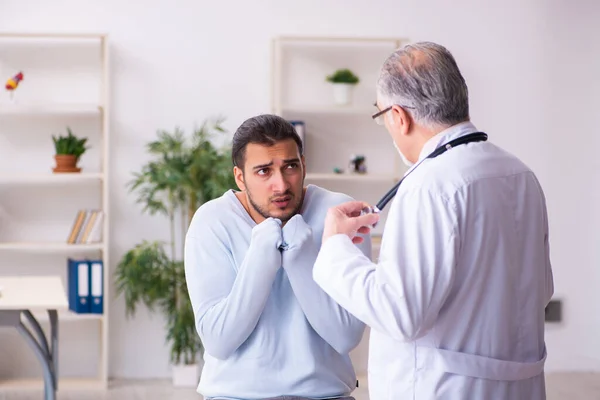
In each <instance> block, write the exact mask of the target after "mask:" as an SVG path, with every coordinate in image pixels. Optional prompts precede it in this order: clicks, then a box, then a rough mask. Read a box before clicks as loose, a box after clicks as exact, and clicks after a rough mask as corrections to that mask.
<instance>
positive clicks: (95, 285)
mask: <svg viewBox="0 0 600 400" xmlns="http://www.w3.org/2000/svg"><path fill="white" fill-rule="evenodd" d="M89 266H90V275H91V277H92V279H91V284H92V285H91V286H92V287H91V289H92V290H91V291H90V294H91V300H90V301H91V306H90V312H91V313H92V314H102V313H103V311H104V282H103V274H104V265H103V262H102V260H91V261H89Z"/></svg>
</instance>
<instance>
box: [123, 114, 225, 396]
mask: <svg viewBox="0 0 600 400" xmlns="http://www.w3.org/2000/svg"><path fill="white" fill-rule="evenodd" d="M221 123H222V121H221V120H216V121H215V122H211V123H208V122H205V123H204V124H203V125H202V127H201V128H200V129H196V130H195V131H194V134H193V136H192V138H191V140H188V138H186V137H185V136H184V134H183V132H182V131H181V130H179V129H175V131H174V132H173V133H169V132H166V131H159V132H158V140H156V141H153V142H151V143H149V144H148V147H147V148H148V151H149V153H150V154H151V155H152V156H154V159H152V160H151V161H149V162H148V163H147V164H146V165H144V166H143V167H142V170H141V172H139V173H135V174H134V179H132V180H131V181H130V182H129V187H130V191H135V192H137V203H140V204H142V205H143V212H147V213H149V214H150V215H162V216H165V217H167V219H168V222H169V228H170V229H169V232H170V239H169V241H168V243H164V242H161V241H148V240H142V241H141V242H140V243H138V244H137V245H136V246H135V247H134V248H133V249H131V250H129V251H127V252H126V253H125V254H124V255H123V257H122V258H121V260H120V261H119V263H118V265H117V267H116V271H115V280H116V291H117V294H118V295H121V294H122V295H124V298H125V306H126V313H127V316H128V317H131V316H133V315H134V313H135V310H136V307H137V306H139V305H141V304H143V305H145V306H147V307H148V308H149V309H150V310H151V311H156V310H157V309H158V311H160V312H161V313H162V314H163V315H164V316H165V317H166V331H167V332H166V340H167V342H168V343H170V347H171V351H170V361H171V364H172V373H173V375H172V377H173V385H174V386H195V385H197V384H198V379H199V374H200V371H199V362H198V361H199V358H200V356H201V352H202V350H203V347H202V343H201V341H200V338H199V336H198V333H197V331H196V324H195V320H194V313H193V309H192V306H191V303H190V299H189V295H188V292H187V285H186V281H185V270H184V263H183V253H184V238H185V234H186V232H187V228H188V226H189V223H190V221H191V218H192V217H193V214H194V212H195V211H196V209H197V208H198V207H199V206H200V205H201V204H203V203H205V202H207V201H209V200H212V199H214V198H216V197H219V196H221V195H222V194H223V193H224V192H225V191H226V190H228V189H230V188H234V187H235V180H234V177H233V172H232V165H231V159H230V153H229V149H228V148H218V147H217V146H215V145H214V144H213V141H212V140H211V139H214V134H216V133H224V132H225V131H224V130H223V128H222V126H221ZM177 231H178V232H177ZM176 233H178V234H176Z"/></svg>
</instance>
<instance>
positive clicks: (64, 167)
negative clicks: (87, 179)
mask: <svg viewBox="0 0 600 400" xmlns="http://www.w3.org/2000/svg"><path fill="white" fill-rule="evenodd" d="M54 159H55V160H56V167H54V168H53V171H54V172H81V168H77V158H76V157H75V156H74V155H71V154H57V155H55V156H54Z"/></svg>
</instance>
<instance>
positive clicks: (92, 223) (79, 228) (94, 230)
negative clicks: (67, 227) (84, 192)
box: [67, 210, 104, 244]
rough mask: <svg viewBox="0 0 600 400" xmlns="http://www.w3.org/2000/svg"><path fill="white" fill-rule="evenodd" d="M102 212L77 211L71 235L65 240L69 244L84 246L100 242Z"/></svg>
mask: <svg viewBox="0 0 600 400" xmlns="http://www.w3.org/2000/svg"><path fill="white" fill-rule="evenodd" d="M103 219H104V212H102V210H79V211H78V212H77V216H76V217H75V222H74V223H73V227H72V228H71V233H70V234H69V237H68V238H67V243H69V244H86V243H100V242H102V226H103V223H102V220H103Z"/></svg>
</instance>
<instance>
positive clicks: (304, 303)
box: [283, 215, 371, 354]
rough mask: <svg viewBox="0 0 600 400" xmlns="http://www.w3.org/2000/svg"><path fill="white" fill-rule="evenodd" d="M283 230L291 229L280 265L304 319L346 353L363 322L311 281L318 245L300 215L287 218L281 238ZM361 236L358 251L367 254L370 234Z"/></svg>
mask: <svg viewBox="0 0 600 400" xmlns="http://www.w3.org/2000/svg"><path fill="white" fill-rule="evenodd" d="M286 230H287V232H289V231H290V230H292V231H294V234H291V235H289V236H288V238H290V239H291V240H290V242H289V243H288V244H289V245H290V247H289V248H288V250H286V251H284V252H283V267H284V269H285V271H286V273H287V275H288V278H289V280H290V284H291V286H292V290H293V291H294V294H295V295H296V298H297V299H298V302H299V303H300V306H301V307H302V310H303V311H304V314H305V315H306V319H307V320H308V322H309V323H310V325H311V326H312V327H313V329H314V330H315V331H316V332H317V333H318V334H319V336H321V337H322V338H323V339H324V340H325V341H326V342H327V343H329V345H330V346H331V347H333V348H334V349H335V350H336V351H337V352H338V353H340V354H347V353H349V352H350V351H351V350H352V349H353V348H355V347H356V346H358V344H359V343H360V341H361V339H362V336H363V333H364V329H365V324H364V323H363V322H362V321H360V320H359V319H358V318H356V317H355V316H354V315H352V314H351V313H350V312H348V311H347V310H345V309H344V308H342V307H341V306H340V305H339V304H337V303H336V302H335V300H334V299H332V298H331V297H330V296H329V295H328V294H327V293H325V291H323V289H321V288H320V287H319V286H318V285H317V283H316V282H315V281H314V279H313V265H314V262H315V260H316V258H317V256H318V254H319V247H318V246H317V244H316V242H315V240H314V238H313V236H312V232H311V230H310V228H309V227H308V225H306V223H305V222H304V221H303V220H302V219H301V216H299V215H298V216H296V217H294V218H293V219H292V220H290V221H289V222H288V225H286V228H285V229H284V239H286V235H285V232H286ZM363 238H364V242H363V243H362V244H361V245H360V248H361V251H363V253H364V254H365V255H367V256H370V255H371V240H370V237H369V235H366V236H363ZM295 239H296V240H295ZM298 239H299V240H298ZM286 240H287V239H286Z"/></svg>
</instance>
